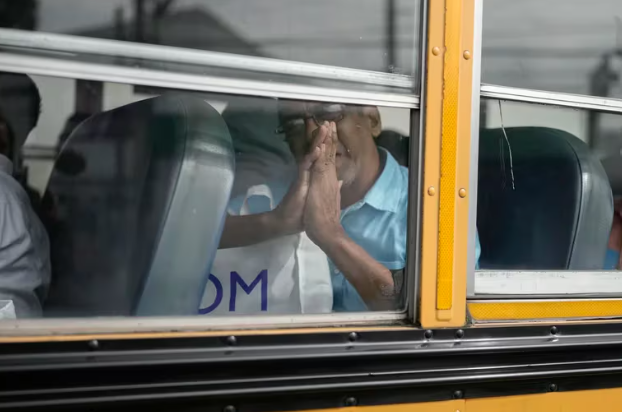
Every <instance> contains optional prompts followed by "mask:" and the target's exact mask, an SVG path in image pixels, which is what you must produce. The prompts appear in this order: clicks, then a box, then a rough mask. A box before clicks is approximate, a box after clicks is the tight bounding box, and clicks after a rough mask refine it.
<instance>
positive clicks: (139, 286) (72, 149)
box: [45, 95, 234, 316]
mask: <svg viewBox="0 0 622 412" xmlns="http://www.w3.org/2000/svg"><path fill="white" fill-rule="evenodd" d="M63 153H71V154H72V156H79V157H81V158H82V159H83V168H81V169H80V170H78V172H77V173H67V170H66V167H63V164H59V163H57V164H55V168H54V170H53V172H52V175H51V177H50V181H49V185H48V191H49V192H50V193H51V194H52V195H53V196H55V197H56V198H57V199H58V200H57V202H58V225H56V226H57V227H58V229H57V230H56V233H53V234H51V243H52V260H53V262H52V263H53V274H52V278H53V279H52V285H51V289H50V294H49V298H48V301H47V304H46V308H45V310H46V314H47V315H48V316H112V315H115V316H116V315H132V314H137V313H138V312H141V313H142V314H151V313H150V310H152V309H153V308H152V307H151V306H150V305H151V304H152V303H153V301H155V300H158V299H159V300H160V307H161V308H165V309H162V310H164V311H167V314H168V315H181V314H190V313H188V311H189V310H190V309H188V308H189V307H190V306H192V305H193V304H194V305H195V306H194V308H193V311H194V313H196V310H197V308H198V306H199V302H200V292H199V291H198V289H200V288H201V285H199V284H198V283H201V282H204V278H206V276H207V274H206V273H205V271H206V270H209V262H210V259H212V258H213V254H214V253H215V250H216V248H217V243H218V242H217V238H219V236H220V230H221V226H222V219H223V218H224V213H225V210H226V204H227V201H228V197H229V192H230V189H231V184H232V182H233V167H234V164H233V148H232V144H231V139H230V137H229V133H228V130H227V127H226V125H225V123H224V121H223V120H222V118H221V117H220V115H219V114H218V112H216V110H214V109H213V108H212V107H211V106H210V105H209V104H207V103H206V102H205V101H203V100H201V99H198V98H195V97H192V96H188V95H164V96H160V97H157V98H153V99H148V100H143V101H140V102H137V103H134V104H130V105H127V106H123V107H120V108H118V109H115V110H112V111H109V112H104V113H100V114H97V115H95V116H93V117H91V118H90V119H88V120H86V121H85V122H83V123H82V124H81V125H80V126H79V127H78V128H77V129H76V130H74V132H73V133H72V134H71V136H70V137H69V139H68V140H67V142H66V144H65V145H64V146H63V148H62V151H61V155H60V156H59V162H60V160H62V159H63ZM183 219H185V220H186V221H187V223H186V224H184V223H183V222H184V220H183ZM188 226H189V227H190V228H188ZM193 228H194V229H193ZM181 229H185V231H184V232H183V233H179V230H181ZM203 232H205V233H203ZM172 237H176V239H175V241H176V244H173V245H171V240H172V239H171V238H172ZM214 238H216V243H215V245H214ZM188 242H203V243H200V245H201V248H202V249H201V250H200V251H199V250H197V246H198V245H199V244H195V245H189V244H188ZM164 245H166V247H165V246H164ZM182 246H183V247H187V248H190V249H191V250H190V251H188V252H180V251H179V248H180V247H182ZM212 249H213V250H212ZM199 252H200V253H199ZM182 258H184V259H185V262H181V261H180V259H182ZM163 260H164V261H165V262H164V263H163V262H162V261H163ZM163 271H164V272H165V273H164V272H163ZM190 278H192V279H190ZM154 282H155V285H154ZM193 282H194V283H193ZM193 293H194V294H196V297H194V298H193V297H192V296H189V295H188V294H193ZM154 295H158V296H154ZM193 300H194V301H196V302H195V303H192V302H188V301H193ZM145 302H149V304H147V303H145ZM145 305H146V306H145ZM141 307H142V308H143V310H140V308H141ZM147 307H148V308H149V309H145V308H147ZM155 311H156V312H157V311H158V310H157V309H156V310H155Z"/></svg>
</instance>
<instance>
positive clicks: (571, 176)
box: [477, 100, 622, 270]
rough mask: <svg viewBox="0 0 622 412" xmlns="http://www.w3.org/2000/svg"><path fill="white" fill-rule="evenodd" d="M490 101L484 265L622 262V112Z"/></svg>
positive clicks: (482, 207)
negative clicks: (621, 217) (618, 113)
mask: <svg viewBox="0 0 622 412" xmlns="http://www.w3.org/2000/svg"><path fill="white" fill-rule="evenodd" d="M482 108H483V110H482V122H481V125H482V129H481V131H480V147H479V177H478V179H479V182H478V205H477V207H478V209H477V228H478V235H479V241H480V245H481V255H480V256H479V267H480V268H481V269H508V270H516V269H530V270H563V269H570V270H603V269H605V270H615V269H620V264H619V260H620V249H621V244H622V221H621V220H620V213H621V212H622V209H621V208H620V206H622V204H621V203H620V202H619V201H618V200H617V199H619V198H620V197H621V196H622V169H621V167H622V161H621V160H622V159H621V158H620V147H621V146H622V117H621V116H619V115H612V114H602V113H596V112H591V111H588V110H576V109H566V108H558V107H549V106H542V105H537V104H525V103H512V102H505V101H499V100H485V101H484V104H483V105H482ZM614 199H616V201H615V208H614Z"/></svg>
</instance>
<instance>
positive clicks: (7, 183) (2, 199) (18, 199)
mask: <svg viewBox="0 0 622 412" xmlns="http://www.w3.org/2000/svg"><path fill="white" fill-rule="evenodd" d="M28 199H29V198H28V194H27V193H26V191H25V190H24V188H23V187H22V185H21V184H20V183H19V182H18V181H17V180H15V178H14V177H13V176H11V175H9V174H6V173H0V204H5V205H8V204H20V205H21V204H23V203H28Z"/></svg>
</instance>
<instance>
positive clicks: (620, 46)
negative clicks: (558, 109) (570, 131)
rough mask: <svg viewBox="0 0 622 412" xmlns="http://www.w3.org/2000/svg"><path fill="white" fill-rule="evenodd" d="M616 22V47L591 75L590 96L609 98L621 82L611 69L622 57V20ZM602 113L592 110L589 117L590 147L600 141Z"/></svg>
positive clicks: (588, 134)
mask: <svg viewBox="0 0 622 412" xmlns="http://www.w3.org/2000/svg"><path fill="white" fill-rule="evenodd" d="M614 18H615V22H616V47H615V48H614V49H613V50H612V51H610V52H607V53H605V54H603V55H602V57H601V60H600V64H599V65H598V67H596V69H595V70H594V71H593V72H592V73H591V74H590V95H592V96H598V97H609V92H610V90H611V87H612V86H613V85H614V84H615V83H618V82H619V81H620V76H619V75H618V73H616V72H615V71H614V70H613V69H612V68H611V60H612V59H613V58H615V57H617V58H621V57H622V20H621V19H620V18H619V17H617V16H616V17H614ZM599 118H600V113H599V112H595V111H593V110H590V111H589V112H588V117H587V138H588V144H589V146H590V147H592V148H593V147H595V146H596V144H597V142H596V140H597V139H598V120H599Z"/></svg>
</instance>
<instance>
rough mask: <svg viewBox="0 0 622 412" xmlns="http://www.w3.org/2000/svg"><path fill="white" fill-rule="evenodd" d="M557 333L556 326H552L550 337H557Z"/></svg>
mask: <svg viewBox="0 0 622 412" xmlns="http://www.w3.org/2000/svg"><path fill="white" fill-rule="evenodd" d="M558 333H559V329H557V326H552V327H551V335H557V334H558Z"/></svg>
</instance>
